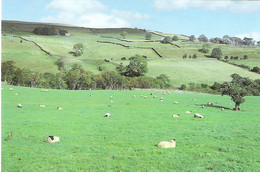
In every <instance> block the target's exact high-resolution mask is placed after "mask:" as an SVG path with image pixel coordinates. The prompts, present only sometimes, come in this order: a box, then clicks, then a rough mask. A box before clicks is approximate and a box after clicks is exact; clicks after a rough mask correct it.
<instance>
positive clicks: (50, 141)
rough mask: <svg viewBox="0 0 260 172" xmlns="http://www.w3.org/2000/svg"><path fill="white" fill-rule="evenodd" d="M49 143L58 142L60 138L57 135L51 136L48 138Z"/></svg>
mask: <svg viewBox="0 0 260 172" xmlns="http://www.w3.org/2000/svg"><path fill="white" fill-rule="evenodd" d="M47 142H48V143H57V142H60V138H59V137H57V136H49V137H48V139H47Z"/></svg>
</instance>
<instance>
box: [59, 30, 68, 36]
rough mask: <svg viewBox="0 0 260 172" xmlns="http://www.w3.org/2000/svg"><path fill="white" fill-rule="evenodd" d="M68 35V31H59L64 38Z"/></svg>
mask: <svg viewBox="0 0 260 172" xmlns="http://www.w3.org/2000/svg"><path fill="white" fill-rule="evenodd" d="M66 33H68V31H66V30H62V29H61V30H59V34H60V35H62V36H65V35H66Z"/></svg>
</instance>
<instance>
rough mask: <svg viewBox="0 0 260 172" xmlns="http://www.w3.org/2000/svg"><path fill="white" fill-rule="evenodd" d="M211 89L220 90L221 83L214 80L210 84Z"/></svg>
mask: <svg viewBox="0 0 260 172" xmlns="http://www.w3.org/2000/svg"><path fill="white" fill-rule="evenodd" d="M211 88H212V89H213V90H220V88H221V84H220V83H218V82H214V84H213V85H212V86H211Z"/></svg>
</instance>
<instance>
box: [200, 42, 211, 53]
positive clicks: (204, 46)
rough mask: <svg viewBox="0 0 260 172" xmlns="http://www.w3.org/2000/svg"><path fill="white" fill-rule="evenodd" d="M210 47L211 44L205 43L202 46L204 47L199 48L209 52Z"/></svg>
mask: <svg viewBox="0 0 260 172" xmlns="http://www.w3.org/2000/svg"><path fill="white" fill-rule="evenodd" d="M209 48H210V45H209V44H204V45H203V46H202V48H201V49H199V52H202V53H208V52H209Z"/></svg>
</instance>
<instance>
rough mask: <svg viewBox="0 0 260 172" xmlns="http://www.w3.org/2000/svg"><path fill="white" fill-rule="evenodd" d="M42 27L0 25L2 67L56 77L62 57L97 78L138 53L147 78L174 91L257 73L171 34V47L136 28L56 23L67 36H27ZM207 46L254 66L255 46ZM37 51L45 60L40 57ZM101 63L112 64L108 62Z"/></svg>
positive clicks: (258, 58) (259, 58) (257, 61)
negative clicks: (76, 51)
mask: <svg viewBox="0 0 260 172" xmlns="http://www.w3.org/2000/svg"><path fill="white" fill-rule="evenodd" d="M44 25H50V24H45V23H29V22H17V21H16V22H14V21H2V62H4V61H7V60H13V61H15V62H16V65H17V66H18V67H21V68H24V67H27V68H30V69H31V70H35V71H39V72H46V71H48V72H52V73H56V72H58V67H57V65H56V64H55V62H56V61H57V60H58V59H59V58H60V57H63V58H64V59H65V63H66V65H67V67H70V66H71V65H72V64H75V63H78V64H81V65H82V66H83V67H84V69H85V70H86V71H90V72H92V73H94V74H98V73H100V71H99V70H98V69H97V68H98V67H102V68H103V71H111V70H115V67H116V66H117V65H118V64H120V63H124V64H128V62H129V61H128V60H121V58H122V57H126V58H130V57H132V56H134V55H135V54H140V55H144V56H146V57H147V59H148V73H147V76H151V77H156V76H159V75H160V74H166V75H168V76H169V78H170V79H171V80H172V83H173V85H174V86H180V85H181V84H188V83H190V82H194V83H205V84H212V83H214V82H215V81H217V82H224V81H228V80H230V77H229V76H230V75H231V74H232V73H238V74H239V75H241V76H244V77H249V78H251V79H259V78H260V75H259V74H256V73H253V72H250V71H248V70H247V69H242V68H240V67H237V66H234V65H230V64H227V63H224V62H221V61H219V60H217V59H212V58H207V57H205V55H209V54H203V53H200V52H198V49H199V48H201V47H202V45H203V44H204V43H201V42H199V41H198V40H195V42H189V41H188V37H187V36H183V35H177V36H178V37H179V38H180V39H179V41H174V42H173V44H162V43H160V40H162V39H163V38H164V36H173V35H174V34H164V33H160V32H156V31H147V30H142V29H136V28H135V29H133V28H115V29H95V28H83V27H74V26H68V25H60V24H55V25H54V24H51V25H54V26H55V28H58V29H65V30H67V31H68V32H69V33H70V36H69V37H66V36H40V35H35V34H34V33H32V31H33V29H34V28H35V27H38V26H44ZM123 31H126V32H127V35H126V36H125V39H123V38H122V36H120V33H122V32H123ZM148 32H149V33H151V34H152V38H151V40H150V41H147V40H145V35H146V34H147V33H148ZM20 40H22V43H20ZM32 41H33V42H34V43H33V42H32ZM76 43H82V44H83V46H84V47H85V48H84V53H83V55H82V56H80V57H74V56H72V55H71V54H69V52H70V51H72V49H73V45H74V44H76ZM36 44H37V45H38V46H37V45H36ZM209 44H210V47H211V49H213V48H215V47H220V48H221V49H222V52H223V56H239V57H243V56H244V55H247V56H248V60H236V61H235V63H238V64H245V65H248V66H250V67H254V66H258V67H259V66H260V53H259V52H260V47H237V46H232V45H221V44H213V43H209ZM39 46H40V47H42V49H44V50H45V51H46V52H49V53H50V55H48V54H46V53H45V52H43V51H42V50H41V49H40V48H39ZM185 53H186V54H187V55H188V56H189V55H193V54H197V55H198V58H197V59H183V58H182V57H183V55H184V54H185ZM104 59H113V60H111V62H109V63H108V62H105V61H104Z"/></svg>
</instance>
